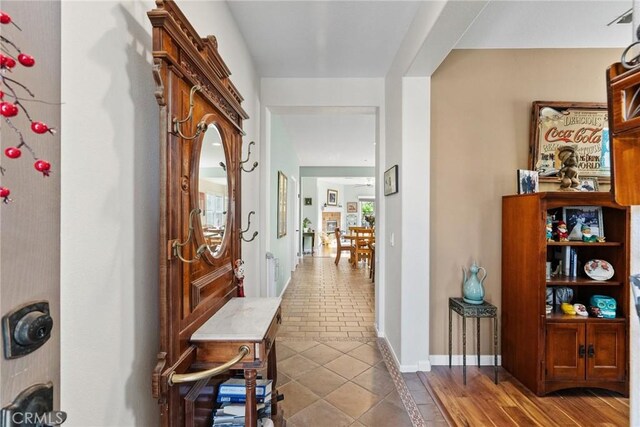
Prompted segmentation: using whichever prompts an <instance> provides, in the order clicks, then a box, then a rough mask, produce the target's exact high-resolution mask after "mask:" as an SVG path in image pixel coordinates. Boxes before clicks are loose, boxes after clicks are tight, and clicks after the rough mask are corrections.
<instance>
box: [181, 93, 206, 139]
mask: <svg viewBox="0 0 640 427" xmlns="http://www.w3.org/2000/svg"><path fill="white" fill-rule="evenodd" d="M199 90H200V86H198V85H194V86H193V87H192V88H191V91H190V92H189V114H187V117H185V118H184V119H183V120H178V118H177V117H174V118H173V133H175V134H177V135H178V136H180V138H182V139H196V138H197V137H198V135H200V134H201V133H202V132H206V131H207V127H208V126H207V124H206V123H204V122H200V123H198V125H197V126H196V133H195V134H194V135H193V136H186V135H184V134H183V133H182V129H181V125H182V124H183V123H186V122H188V121H189V120H191V118H192V117H193V97H194V95H195V93H196V92H197V91H199Z"/></svg>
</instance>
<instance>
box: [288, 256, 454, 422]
mask: <svg viewBox="0 0 640 427" xmlns="http://www.w3.org/2000/svg"><path fill="white" fill-rule="evenodd" d="M374 304H375V296H374V284H373V283H372V282H371V280H370V279H369V273H368V269H367V268H364V267H361V268H358V269H353V268H352V267H351V266H350V265H349V263H348V260H347V258H346V257H345V258H343V259H342V260H341V261H340V264H339V265H338V266H336V265H335V264H334V259H333V258H326V257H325V258H323V257H317V256H316V257H311V256H308V257H304V259H303V261H302V262H301V264H300V265H299V266H298V268H297V270H296V272H294V273H293V277H292V280H291V283H290V284H289V287H288V288H287V290H286V291H285V293H284V296H283V300H282V310H283V322H282V326H281V328H280V332H279V335H278V348H277V358H278V388H279V391H280V392H281V393H283V394H284V395H285V400H284V401H283V402H282V408H283V409H284V415H285V418H286V419H287V426H294V427H302V426H305V427H307V426H308V427H322V426H327V427H329V426H331V427H334V426H370V427H374V426H381V427H383V426H384V427H386V426H394V427H396V426H397V427H401V426H412V425H413V426H425V425H430V426H431V425H434V426H436V425H442V426H445V425H447V424H446V422H445V421H444V418H443V417H442V415H441V414H440V412H439V411H438V409H437V407H436V406H435V404H434V403H433V400H432V399H431V397H430V396H429V395H428V393H427V392H426V390H425V389H424V387H422V386H421V384H420V382H419V381H417V382H416V381H415V379H417V377H416V378H415V379H414V378H413V376H415V374H405V375H403V374H401V373H400V372H399V371H398V369H397V367H396V365H395V364H394V362H393V360H392V356H391V352H390V350H389V349H388V348H387V347H386V343H385V342H384V341H383V340H378V339H377V338H376V332H375V328H374V318H375V314H374ZM405 380H406V381H405ZM412 380H413V381H412ZM407 383H408V385H409V387H407ZM416 384H417V385H420V387H416ZM425 420H428V421H425Z"/></svg>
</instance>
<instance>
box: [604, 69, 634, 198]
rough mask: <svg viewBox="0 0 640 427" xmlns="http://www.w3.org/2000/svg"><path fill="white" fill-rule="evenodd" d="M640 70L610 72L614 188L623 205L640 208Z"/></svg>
mask: <svg viewBox="0 0 640 427" xmlns="http://www.w3.org/2000/svg"><path fill="white" fill-rule="evenodd" d="M639 95H640V67H635V68H633V69H631V70H627V69H626V68H624V67H623V66H622V64H621V63H619V62H618V63H616V64H613V65H611V66H610V67H609V69H608V70H607V101H608V111H609V131H610V140H611V188H612V190H613V194H614V197H615V200H616V202H618V203H620V204H621V205H625V206H630V205H640V168H639V167H638V164H640V108H639V107H640V96H639Z"/></svg>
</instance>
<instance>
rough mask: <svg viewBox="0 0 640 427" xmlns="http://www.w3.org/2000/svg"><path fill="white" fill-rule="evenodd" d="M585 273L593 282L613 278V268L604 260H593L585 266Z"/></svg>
mask: <svg viewBox="0 0 640 427" xmlns="http://www.w3.org/2000/svg"><path fill="white" fill-rule="evenodd" d="M584 272H585V273H587V276H589V277H591V278H592V279H593V280H609V279H611V278H612V277H613V273H614V271H613V267H612V266H611V264H609V263H608V262H607V261H604V260H602V259H592V260H589V261H587V263H586V264H585V265H584Z"/></svg>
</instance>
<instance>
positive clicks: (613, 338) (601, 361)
mask: <svg viewBox="0 0 640 427" xmlns="http://www.w3.org/2000/svg"><path fill="white" fill-rule="evenodd" d="M625 347H626V334H625V325H624V323H621V322H616V323H606V322H602V323H597V324H589V325H588V327H587V380H611V381H623V380H624V379H625V369H626V357H625V354H626V350H625Z"/></svg>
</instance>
